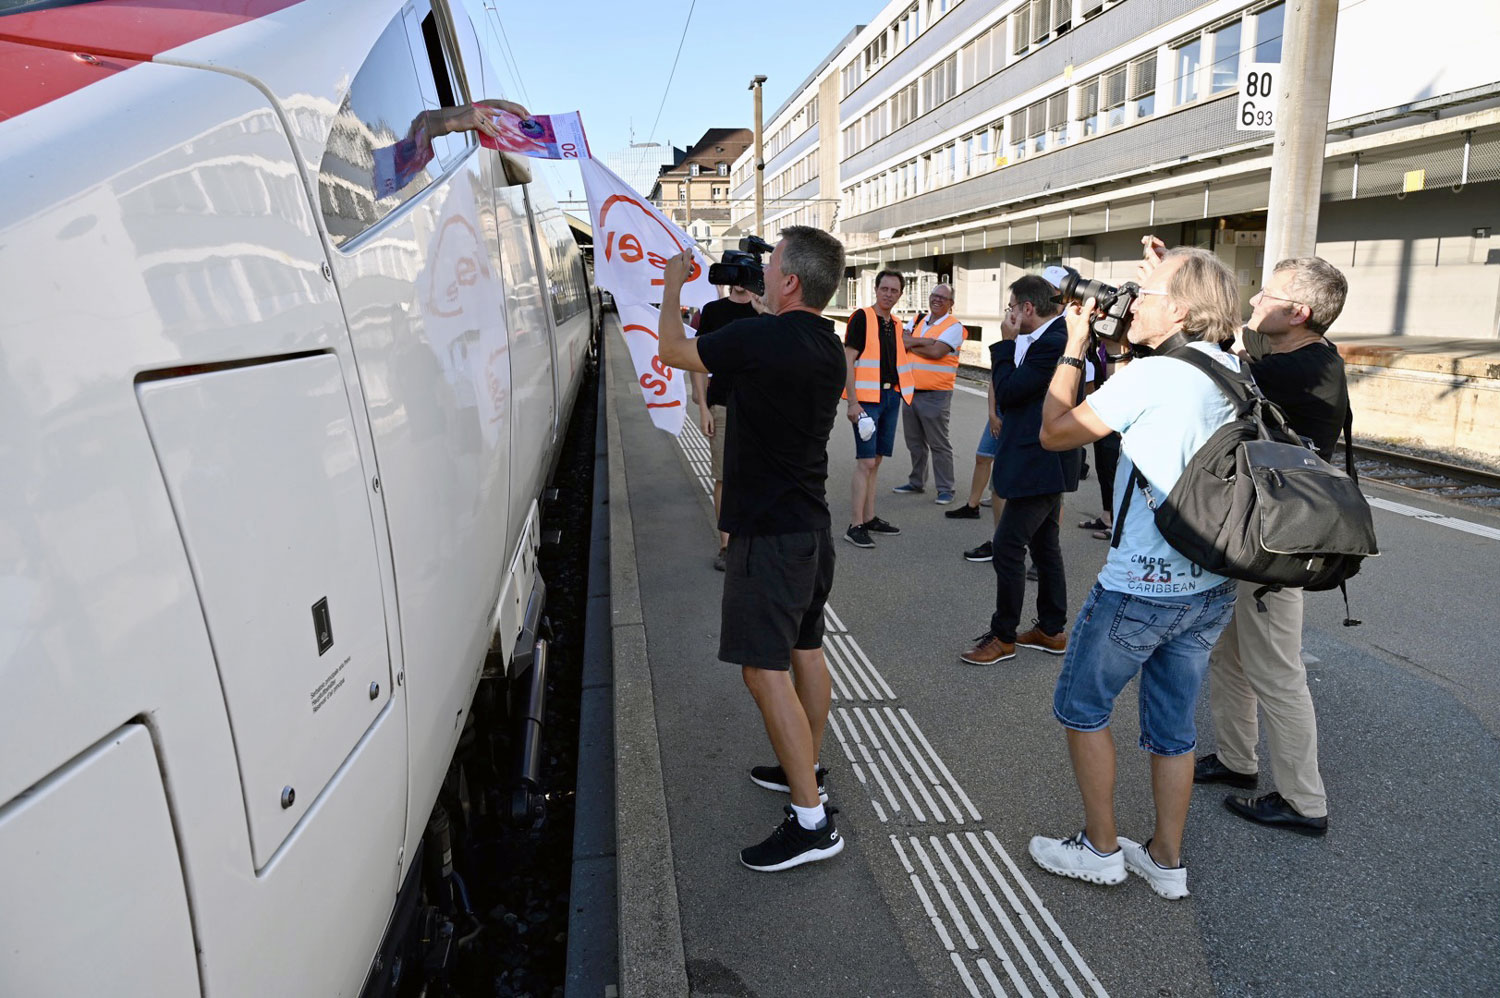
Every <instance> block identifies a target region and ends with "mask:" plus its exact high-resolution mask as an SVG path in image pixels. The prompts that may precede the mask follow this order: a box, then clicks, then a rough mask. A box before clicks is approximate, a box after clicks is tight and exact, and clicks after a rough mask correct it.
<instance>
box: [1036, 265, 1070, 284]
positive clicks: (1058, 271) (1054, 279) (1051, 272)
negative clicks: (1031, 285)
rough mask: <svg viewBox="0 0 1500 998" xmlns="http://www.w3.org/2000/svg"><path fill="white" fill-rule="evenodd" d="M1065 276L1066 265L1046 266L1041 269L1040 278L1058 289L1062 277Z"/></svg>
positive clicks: (1066, 272) (1066, 271)
mask: <svg viewBox="0 0 1500 998" xmlns="http://www.w3.org/2000/svg"><path fill="white" fill-rule="evenodd" d="M1067 276H1068V268H1067V267H1048V268H1047V269H1046V270H1044V271H1042V280H1044V281H1046V282H1047V283H1048V284H1050V285H1052V286H1053V287H1054V288H1059V289H1060V288H1061V287H1062V282H1063V278H1065V277H1067Z"/></svg>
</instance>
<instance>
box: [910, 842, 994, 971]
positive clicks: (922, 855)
mask: <svg viewBox="0 0 1500 998" xmlns="http://www.w3.org/2000/svg"><path fill="white" fill-rule="evenodd" d="M909 841H910V842H911V849H912V852H914V853H916V854H917V859H919V860H921V862H922V869H924V870H926V871H927V878H928V879H929V880H931V881H932V886H933V888H934V889H935V890H936V891H937V895H938V899H939V900H941V901H942V902H943V907H944V908H947V909H948V917H949V918H950V919H952V920H953V924H954V925H955V926H957V927H958V934H959V935H960V936H961V937H963V941H964V945H965V946H967V947H969V949H971V950H977V949H978V948H979V940H977V939H975V938H974V934H973V933H972V932H970V931H969V923H968V922H965V921H964V917H963V916H962V915H960V914H959V913H958V905H956V904H954V903H953V896H952V895H950V894H949V893H948V887H947V885H946V884H944V883H943V878H942V877H939V876H938V874H937V870H935V869H933V867H932V860H930V859H928V858H927V852H926V850H924V849H923V848H922V842H921V840H920V839H918V838H917V837H916V836H913V837H912V838H911V839H910V840H909Z"/></svg>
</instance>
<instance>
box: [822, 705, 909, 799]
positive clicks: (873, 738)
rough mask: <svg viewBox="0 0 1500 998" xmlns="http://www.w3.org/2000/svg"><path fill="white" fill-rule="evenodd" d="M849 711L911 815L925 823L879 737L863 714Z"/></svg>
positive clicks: (860, 711) (857, 710)
mask: <svg viewBox="0 0 1500 998" xmlns="http://www.w3.org/2000/svg"><path fill="white" fill-rule="evenodd" d="M840 709H842V708H840ZM850 710H851V712H852V713H853V714H854V716H855V718H856V719H857V720H858V721H859V723H860V726H861V727H863V728H864V730H865V734H866V735H867V736H868V737H869V743H868V744H869V746H870V748H872V749H874V750H875V751H876V752H877V753H878V754H879V755H880V761H881V762H883V763H885V769H886V772H888V773H890V775H891V780H892V782H894V783H895V784H896V789H897V790H900V791H901V796H902V797H904V798H905V799H906V804H907V806H908V807H910V808H911V813H912V815H913V816H915V817H916V819H917V820H918V821H921V822H924V823H925V822H926V821H927V816H926V815H925V814H923V812H922V808H921V806H920V805H919V804H918V803H917V801H916V798H914V797H913V796H912V795H911V788H909V787H908V786H907V785H906V780H905V779H904V778H903V777H902V776H901V770H900V769H898V768H897V767H896V765H895V764H894V763H892V762H891V757H890V756H889V755H887V754H886V751H885V748H884V747H883V746H882V745H881V744H880V737H879V736H878V735H876V734H875V729H874V728H872V727H870V721H869V719H868V718H867V717H865V712H864V711H862V710H859V709H857V708H850ZM850 727H851V728H852V727H854V725H853V724H851V725H850Z"/></svg>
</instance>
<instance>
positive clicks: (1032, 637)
mask: <svg viewBox="0 0 1500 998" xmlns="http://www.w3.org/2000/svg"><path fill="white" fill-rule="evenodd" d="M1016 644H1018V645H1020V646H1021V647H1023V648H1036V649H1038V650H1040V651H1044V652H1047V653H1048V654H1049V655H1061V654H1062V653H1063V652H1065V651H1067V650H1068V636H1067V635H1066V634H1064V633H1062V632H1061V631H1059V632H1057V633H1056V634H1048V633H1047V632H1045V631H1043V630H1042V629H1041V628H1040V627H1033V628H1032V629H1031V630H1029V631H1027V632H1026V633H1025V634H1021V635H1017V637H1016Z"/></svg>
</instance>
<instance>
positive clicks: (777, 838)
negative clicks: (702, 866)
mask: <svg viewBox="0 0 1500 998" xmlns="http://www.w3.org/2000/svg"><path fill="white" fill-rule="evenodd" d="M826 813H827V818H825V819H824V821H823V824H822V826H821V827H819V828H813V829H807V828H803V827H802V825H801V824H799V823H798V821H797V815H796V813H795V812H794V811H793V810H792V806H791V805H790V804H788V805H787V806H786V820H785V821H783V822H782V823H781V824H779V825H777V826H776V830H775V831H774V832H772V833H771V835H770V837H769V838H767V839H766V840H765V841H764V842H761V843H759V844H757V845H753V846H750V847H749V848H747V849H741V850H740V862H741V863H743V864H745V865H746V866H747V867H749V868H750V869H752V870H758V871H759V872H761V873H775V872H777V871H780V870H790V869H791V868H792V867H794V866H801V865H802V864H804V863H816V862H818V861H819V860H823V859H831V858H832V857H834V856H837V855H838V854H839V853H841V852H843V851H844V840H843V838H842V837H841V836H840V835H839V833H838V829H837V828H835V827H834V825H833V816H834V815H835V814H837V813H838V808H833V807H830V808H827V809H826Z"/></svg>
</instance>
